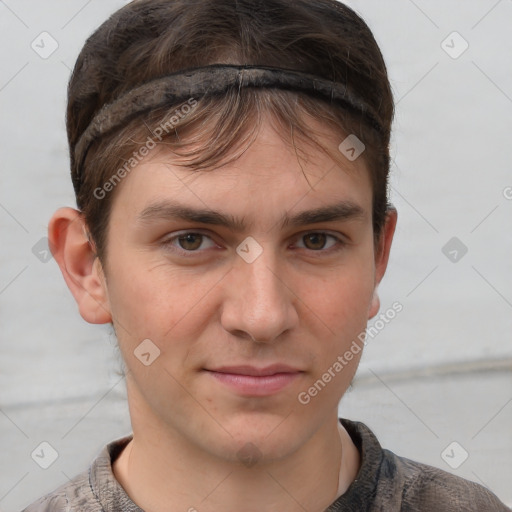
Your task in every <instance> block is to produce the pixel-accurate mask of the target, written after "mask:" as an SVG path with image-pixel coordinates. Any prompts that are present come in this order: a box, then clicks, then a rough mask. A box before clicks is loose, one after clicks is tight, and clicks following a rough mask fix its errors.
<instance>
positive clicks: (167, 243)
mask: <svg viewBox="0 0 512 512" xmlns="http://www.w3.org/2000/svg"><path fill="white" fill-rule="evenodd" d="M313 234H319V235H326V236H327V237H330V238H332V239H334V240H335V242H336V243H335V244H334V245H333V246H332V247H330V248H329V249H318V250H314V249H307V248H305V250H306V251H308V252H311V253H319V255H320V257H321V256H322V255H331V254H333V253H336V252H338V251H341V250H342V249H344V248H345V246H346V245H347V243H346V242H345V241H344V240H342V239H341V238H339V237H337V236H335V235H333V234H331V233H328V232H325V231H308V232H306V233H304V234H302V235H300V236H299V237H298V239H299V240H302V239H303V238H304V237H305V236H307V235H313ZM187 235H197V236H200V237H204V238H209V239H210V240H211V237H209V236H208V235H206V234H205V233H201V232H200V231H180V232H178V233H177V234H175V235H173V236H171V237H168V238H166V239H164V240H163V241H162V245H163V246H164V247H165V248H166V249H168V250H170V251H171V252H173V253H175V254H177V255H178V256H184V257H186V258H193V257H194V256H195V255H196V254H201V253H202V252H204V250H203V251H201V250H199V249H196V250H194V251H187V250H185V249H182V248H178V247H175V246H173V245H172V243H173V242H174V241H177V240H179V239H180V238H184V237H186V236H187ZM212 242H213V240H212ZM326 243H327V242H326ZM301 249H302V248H301Z"/></svg>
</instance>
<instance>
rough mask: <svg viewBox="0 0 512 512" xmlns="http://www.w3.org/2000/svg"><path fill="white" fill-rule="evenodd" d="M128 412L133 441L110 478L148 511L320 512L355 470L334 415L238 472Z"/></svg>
mask: <svg viewBox="0 0 512 512" xmlns="http://www.w3.org/2000/svg"><path fill="white" fill-rule="evenodd" d="M131 409H133V408H131ZM135 412H136V411H135V410H132V424H133V434H134V435H133V440H132V441H131V443H130V444H129V445H128V446H127V447H126V448H125V450H124V451H123V452H122V453H121V455H120V456H119V457H118V459H117V460H116V461H115V462H114V465H113V470H114V474H115V476H116V478H117V480H118V481H119V483H120V484H121V486H122V487H123V488H124V489H125V491H126V492H127V494H128V495H129V496H130V498H131V499H132V500H133V501H134V502H135V503H136V504H137V505H139V506H140V507H141V508H143V509H144V510H147V511H151V512H160V511H162V512H163V511H166V512H169V511H171V512H177V511H189V512H218V511H219V510H223V511H226V512H232V511H233V512H235V511H239V510H245V511H247V512H260V511H261V510H265V511H268V512H277V511H280V512H281V511H287V512H296V511H297V512H303V511H304V510H308V511H311V512H322V511H324V510H325V509H326V508H328V506H329V505H330V504H331V503H332V502H333V501H335V500H336V498H337V497H339V496H340V495H341V494H343V493H344V492H345V491H346V489H347V488H348V486H349V485H350V484H351V483H352V481H353V480H354V479H355V477H356V475H357V471H358V469H359V452H358V451H357V448H356V447H355V446H354V444H353V442H352V440H351V438H350V436H349V435H348V433H347V432H346V431H345V429H344V428H343V427H342V426H341V425H340V424H339V421H338V418H337V414H333V415H332V417H331V418H330V419H329V421H326V422H325V424H323V425H322V426H321V427H320V428H319V429H318V430H317V431H316V432H315V433H314V435H313V436H312V437H311V438H310V439H308V440H307V441H306V442H305V443H304V444H303V445H302V446H301V447H300V448H299V449H298V450H296V451H295V452H294V453H292V454H289V455H286V456H284V457H281V458H279V459H277V460H270V461H265V462H264V463H257V464H254V465H251V464H245V465H244V464H242V463H240V462H239V461H229V460H225V459H220V458H219V457H216V456H215V455H212V454H211V453H206V452H205V451H204V450H201V449H198V448H197V447H195V446H192V445H191V443H190V442H189V441H188V440H187V439H185V438H183V436H181V435H179V433H177V432H175V431H172V430H170V429H169V427H168V425H161V424H159V423H158V421H155V418H150V419H148V416H147V415H137V414H133V413H135ZM169 504H172V505H171V507H170V506H169Z"/></svg>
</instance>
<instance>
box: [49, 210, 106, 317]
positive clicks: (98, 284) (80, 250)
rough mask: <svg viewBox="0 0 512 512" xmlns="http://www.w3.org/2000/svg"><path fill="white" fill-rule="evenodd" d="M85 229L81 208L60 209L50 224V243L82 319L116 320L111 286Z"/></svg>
mask: <svg viewBox="0 0 512 512" xmlns="http://www.w3.org/2000/svg"><path fill="white" fill-rule="evenodd" d="M85 228H86V224H85V220H84V218H83V216H82V214H81V213H80V212H79V211H78V210H74V209H73V208H60V209H59V210H57V211H56V212H55V213H54V215H53V216H52V218H51V220H50V223H49V226H48V239H49V245H50V249H51V251H52V254H53V257H54V258H55V260H56V261H57V263H58V265H59V267H60V270H61V272H62V275H63V277H64V280H65V281H66V284H67V285H68V288H69V289H70V291H71V293H72V294H73V297H74V298H75V300H76V302H77V304H78V309H79V311H80V315H81V316H82V318H83V319H84V320H86V321H87V322H89V323H92V324H105V323H109V322H111V321H112V316H111V312H110V305H109V302H108V294H107V286H106V282H105V278H104V274H103V269H102V267H101V263H100V261H99V259H98V258H97V256H96V253H95V251H94V247H93V244H92V242H89V239H88V237H87V231H86V229H85Z"/></svg>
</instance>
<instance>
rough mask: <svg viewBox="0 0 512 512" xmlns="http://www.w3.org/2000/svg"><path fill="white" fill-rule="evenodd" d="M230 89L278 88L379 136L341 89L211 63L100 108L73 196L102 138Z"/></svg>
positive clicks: (79, 160)
mask: <svg viewBox="0 0 512 512" xmlns="http://www.w3.org/2000/svg"><path fill="white" fill-rule="evenodd" d="M232 87H237V88H241V87H260V88H276V89H284V90H290V91H297V92H303V93H306V94H309V95H311V96H316V97H321V98H324V99H327V100H330V101H336V102H338V103H340V104H341V105H342V106H343V107H344V108H346V109H348V110H350V111H352V112H356V113H360V114H362V115H363V116H364V117H366V119H367V120H368V122H369V124H370V126H372V127H373V128H374V129H376V130H377V131H378V132H383V128H382V125H381V123H380V122H379V120H378V119H379V117H378V115H377V114H376V113H375V111H374V110H373V109H372V108H371V107H370V106H369V105H368V104H367V103H365V102H364V101H363V100H362V99H361V98H360V97H359V96H358V95H357V94H356V93H355V92H354V91H352V90H350V88H349V87H348V86H347V85H346V84H343V83H340V82H334V81H330V80H326V79H323V78H320V77H318V76H316V75H312V74H308V73H302V72H299V71H292V70H287V69H281V68H275V67H259V66H234V65H227V64H215V65H210V66H205V67H198V68H192V69H187V70H182V71H179V72H176V73H172V74H170V75H167V76H164V77H160V78H157V79H155V80H152V81H150V82H147V83H145V84H143V85H140V86H138V87H136V88H134V89H132V90H131V91H129V92H127V93H125V94H123V95H121V96H120V97H119V98H117V99H115V100H114V101H113V102H112V103H109V104H106V105H104V106H103V107H102V108H101V110H100V111H99V112H98V113H97V114H96V116H95V117H94V118H93V119H92V121H91V123H90V124H89V126H88V127H87V128H86V129H85V131H84V132H83V133H82V135H81V136H80V138H79V140H78V142H77V144H76V145H75V148H74V152H73V169H72V178H73V184H74V187H75V191H77V192H78V190H79V188H80V185H81V183H82V179H83V176H82V174H83V173H82V168H83V165H84V162H85V159H86V157H87V152H88V150H89V148H90V147H91V145H92V144H93V143H94V142H95V141H97V140H98V139H99V138H101V137H102V136H104V135H106V134H108V133H110V132H112V131H113V130H115V129H116V128H119V127H121V126H122V125H123V124H125V123H126V122H128V121H130V120H131V119H133V118H135V117H137V116H138V115H141V114H144V113H147V112H150V111H151V110H155V109H158V108H161V107H165V106H166V105H174V104H177V103H180V102H183V101H185V100H187V99H190V98H200V97H203V96H207V95H216V94H222V93H225V92H226V91H228V90H229V88H232Z"/></svg>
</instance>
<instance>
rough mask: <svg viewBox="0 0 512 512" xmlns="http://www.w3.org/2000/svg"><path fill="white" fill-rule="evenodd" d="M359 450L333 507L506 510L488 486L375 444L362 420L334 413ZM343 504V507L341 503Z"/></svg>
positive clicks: (467, 511)
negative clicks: (355, 468)
mask: <svg viewBox="0 0 512 512" xmlns="http://www.w3.org/2000/svg"><path fill="white" fill-rule="evenodd" d="M340 421H341V423H342V424H343V426H344V427H345V428H346V429H347V431H348V432H349V434H350V436H351V438H352V440H353V442H354V444H355V445H356V447H357V448H358V450H359V452H360V454H361V467H360V469H359V473H358V475H357V477H356V480H355V481H354V482H353V483H352V485H351V486H350V487H349V489H348V491H347V493H346V494H345V495H343V496H341V497H340V499H339V500H338V501H337V502H335V504H334V506H333V507H331V509H329V510H332V511H333V512H334V511H336V512H338V511H341V510H346V507H347V505H350V506H351V507H352V508H350V510H352V509H354V510H355V508H354V507H353V505H354V504H357V505H358V509H363V507H366V508H364V510H368V511H370V510H372V511H373V510H375V511H377V510H378V511H382V510H386V511H390V512H391V511H393V510H397V511H398V510H400V511H401V512H423V511H433V510H435V511H436V512H460V511H461V510H464V511H465V512H481V511H483V510H485V511H493V512H512V511H511V509H509V508H507V507H506V506H505V505H504V504H503V503H502V502H501V501H500V500H499V499H498V498H497V497H496V496H495V495H494V494H493V493H492V492H490V491H489V490H487V489H486V488H485V487H483V486H482V485H480V484H477V483H475V482H471V481H469V480H465V479H463V478H461V477H458V476H455V475H453V474H451V473H448V472H447V471H444V470H442V469H438V468H435V467H433V466H429V465H427V464H422V463H420V462H416V461H413V460H410V459H407V458H405V457H400V456H398V455H396V454H394V453H393V452H392V451H390V450H385V449H383V448H382V447H381V445H380V443H379V442H378V440H377V438H376V437H375V434H374V433H373V432H372V431H371V430H370V429H369V428H368V427H367V426H366V425H365V424H363V423H360V422H354V421H350V420H346V419H343V418H341V419H340ZM343 507H345V508H343Z"/></svg>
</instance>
